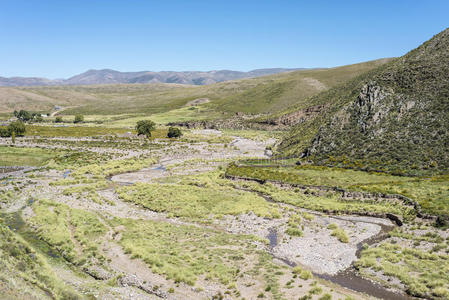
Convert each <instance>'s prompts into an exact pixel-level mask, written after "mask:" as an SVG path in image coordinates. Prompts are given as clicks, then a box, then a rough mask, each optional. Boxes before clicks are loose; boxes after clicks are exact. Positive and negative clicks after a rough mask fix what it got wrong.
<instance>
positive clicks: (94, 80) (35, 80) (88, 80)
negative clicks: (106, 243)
mask: <svg viewBox="0 0 449 300" xmlns="http://www.w3.org/2000/svg"><path fill="white" fill-rule="evenodd" d="M297 70H305V68H265V69H255V70H251V71H248V72H242V71H233V70H212V71H179V72H177V71H160V72H153V71H137V72H121V71H116V70H113V69H89V70H87V71H86V72H83V73H81V74H77V75H74V76H71V77H69V78H67V79H54V80H52V79H47V78H43V77H20V76H15V77H1V76H0V86H10V87H13V86H52V85H91V84H129V83H178V84H191V85H206V84H213V83H217V82H223V81H228V80H235V79H244V78H253V77H259V76H265V75H273V74H278V73H284V72H291V71H297Z"/></svg>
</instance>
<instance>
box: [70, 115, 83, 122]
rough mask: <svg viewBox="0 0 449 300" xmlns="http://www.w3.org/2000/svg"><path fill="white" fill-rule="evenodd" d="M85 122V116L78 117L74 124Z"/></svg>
mask: <svg viewBox="0 0 449 300" xmlns="http://www.w3.org/2000/svg"><path fill="white" fill-rule="evenodd" d="M83 122H84V116H83V115H76V116H75V121H73V123H83Z"/></svg>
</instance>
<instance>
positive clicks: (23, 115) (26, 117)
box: [14, 109, 33, 122]
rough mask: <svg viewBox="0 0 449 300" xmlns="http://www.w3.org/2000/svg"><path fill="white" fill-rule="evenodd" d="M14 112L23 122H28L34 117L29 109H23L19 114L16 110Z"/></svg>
mask: <svg viewBox="0 0 449 300" xmlns="http://www.w3.org/2000/svg"><path fill="white" fill-rule="evenodd" d="M14 114H15V116H16V117H17V119H19V120H20V121H22V122H27V121H29V120H31V119H33V115H32V114H31V113H30V112H29V111H26V110H23V109H21V110H20V111H19V112H18V113H17V114H16V112H14Z"/></svg>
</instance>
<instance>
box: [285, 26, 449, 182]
mask: <svg viewBox="0 0 449 300" xmlns="http://www.w3.org/2000/svg"><path fill="white" fill-rule="evenodd" d="M310 102H311V104H313V105H318V104H321V105H325V106H327V108H326V109H325V110H323V112H322V113H320V114H319V116H317V117H314V118H311V120H308V121H306V122H304V123H302V124H300V125H298V126H296V127H295V128H293V129H292V131H291V132H290V134H289V136H288V137H286V138H285V139H284V141H282V143H281V145H280V147H279V149H280V152H281V153H282V154H283V155H301V156H303V157H307V158H309V159H311V160H313V161H314V162H315V163H318V164H332V165H340V166H349V167H351V166H352V167H359V168H363V169H372V170H383V171H389V172H394V173H398V174H404V173H407V174H426V173H444V172H447V171H448V169H449V131H448V124H449V29H446V30H445V31H443V32H441V33H439V34H438V35H436V36H434V37H433V38H432V39H430V40H429V41H427V42H425V43H424V44H422V45H421V46H420V47H418V48H416V49H414V50H412V51H410V52H409V53H407V54H406V55H404V56H403V57H400V58H398V59H395V60H393V61H392V62H390V63H388V64H386V65H383V66H381V67H379V68H378V69H376V70H374V71H371V72H369V73H367V74H364V75H362V76H360V77H358V78H356V79H355V80H352V81H351V82H349V83H346V84H344V85H342V86H338V87H336V88H333V89H331V90H329V91H326V92H324V93H321V94H319V95H318V96H316V97H314V98H312V99H311V101H310Z"/></svg>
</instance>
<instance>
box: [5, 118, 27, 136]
mask: <svg viewBox="0 0 449 300" xmlns="http://www.w3.org/2000/svg"><path fill="white" fill-rule="evenodd" d="M8 131H9V134H10V135H12V134H13V133H14V135H15V136H23V135H24V134H25V132H26V127H25V124H24V123H23V122H22V121H15V122H11V123H10V124H9V125H8Z"/></svg>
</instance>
